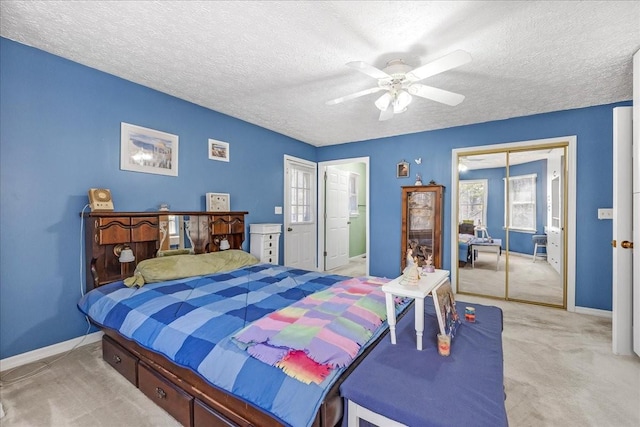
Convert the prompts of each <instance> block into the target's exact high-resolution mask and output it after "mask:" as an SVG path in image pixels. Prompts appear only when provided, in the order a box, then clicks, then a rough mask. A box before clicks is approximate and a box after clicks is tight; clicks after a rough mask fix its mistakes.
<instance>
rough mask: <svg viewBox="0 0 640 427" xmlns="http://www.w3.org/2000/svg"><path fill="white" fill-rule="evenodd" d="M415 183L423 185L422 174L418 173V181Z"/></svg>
mask: <svg viewBox="0 0 640 427" xmlns="http://www.w3.org/2000/svg"><path fill="white" fill-rule="evenodd" d="M415 185H422V177H420V174H419V173H418V174H416V183H415Z"/></svg>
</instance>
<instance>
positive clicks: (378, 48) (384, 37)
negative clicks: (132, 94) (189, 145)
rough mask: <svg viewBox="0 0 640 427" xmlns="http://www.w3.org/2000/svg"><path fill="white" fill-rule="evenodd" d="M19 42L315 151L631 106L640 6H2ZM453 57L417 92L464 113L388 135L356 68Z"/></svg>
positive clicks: (2, 17)
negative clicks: (455, 60)
mask: <svg viewBox="0 0 640 427" xmlns="http://www.w3.org/2000/svg"><path fill="white" fill-rule="evenodd" d="M0 32H1V35H2V36H3V37H6V38H8V39H11V40H15V41H17V42H20V43H23V44H26V45H29V46H34V47H37V48H39V49H42V50H44V51H47V52H50V53H53V54H55V55H59V56H61V57H64V58H68V59H70V60H73V61H76V62H79V63H81V64H84V65H87V66H89V67H93V68H95V69H98V70H101V71H104V72H107V73H110V74H114V75H116V76H119V77H122V78H124V79H127V80H130V81H132V82H136V83H139V84H142V85H144V86H148V87H151V88H153V89H156V90H159V91H161V92H165V93H167V94H170V95H173V96H176V97H178V98H182V99H185V100H187V101H190V102H193V103H195V104H198V105H201V106H204V107H207V108H210V109H212V110H216V111H219V112H222V113H225V114H227V115H229V116H232V117H237V118H239V119H242V120H245V121H247V122H250V123H254V124H256V125H259V126H262V127H264V128H267V129H271V130H273V131H276V132H279V133H281V134H284V135H288V136H290V137H292V138H295V139H299V140H301V141H304V142H307V143H309V144H312V145H316V146H324V145H331V144H339V143H345V142H353V141H361V140H366V139H372V138H378V137H384V136H393V135H402V134H407V133H414V132H420V131H425V130H433V129H442V128H448V127H453V126H460V125H465V124H471V123H480V122H486V121H492V120H499V119H506V118H511V117H518V116H526V115H531V114H536V113H543V112H549V111H557V110H565V109H571V108H579V107H585V106H591V105H600V104H607V103H612V102H617V101H625V100H630V99H631V98H632V78H631V72H632V61H631V57H632V55H633V53H634V52H635V51H637V50H638V49H639V48H640V2H637V1H633V2H632V1H607V2H595V1H579V2H573V1H563V2H551V1H522V2H516V1H500V2H498V1H495V2H493V1H492V2H485V1H467V2H463V1H395V2H387V1H326V2H325V1H308V2H307V1H296V2H294V1H231V2H226V1H162V2H160V1H153V2H151V1H56V2H42V1H7V0H2V2H0ZM456 49H463V50H465V51H467V52H469V53H470V54H471V56H472V58H473V60H472V62H471V63H469V64H466V65H463V66H461V67H459V68H456V69H453V70H450V71H447V72H445V73H442V74H439V75H436V76H433V77H430V78H428V79H426V80H424V81H423V82H422V83H425V84H428V85H431V86H435V87H438V88H442V89H446V90H449V91H452V92H456V93H461V94H463V95H465V96H466V99H465V100H464V102H462V103H461V104H460V105H458V106H456V107H450V106H447V105H443V104H439V103H436V102H433V101H430V100H426V99H421V98H415V97H414V101H413V102H412V104H411V105H410V106H409V109H408V110H407V111H406V112H405V113H402V114H397V115H395V116H394V117H393V118H392V119H391V120H388V121H385V122H380V121H378V113H379V111H378V110H377V109H376V107H375V106H374V101H375V99H376V98H377V96H376V95H375V94H374V95H368V96H364V97H361V98H358V99H355V100H351V101H349V102H345V103H342V104H338V105H326V104H325V102H326V101H328V100H330V99H333V98H337V97H340V96H343V95H347V94H351V93H354V92H357V91H360V90H364V89H367V88H371V87H375V86H376V81H375V79H373V78H371V77H368V76H366V75H364V74H362V73H359V72H358V71H355V70H353V69H351V68H348V67H346V66H345V64H346V63H347V62H350V61H364V62H367V63H369V64H371V65H374V66H376V67H378V68H383V67H384V66H385V64H386V62H387V61H389V60H391V59H395V58H401V59H403V60H404V61H405V62H406V63H407V64H409V65H411V66H419V65H423V64H426V63H427V62H430V61H432V60H434V59H437V58H439V57H441V56H443V55H446V54H447V53H450V52H452V51H454V50H456Z"/></svg>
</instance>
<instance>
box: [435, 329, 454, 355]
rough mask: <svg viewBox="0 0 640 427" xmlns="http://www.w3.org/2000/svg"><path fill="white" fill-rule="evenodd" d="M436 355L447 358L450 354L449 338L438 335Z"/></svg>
mask: <svg viewBox="0 0 640 427" xmlns="http://www.w3.org/2000/svg"><path fill="white" fill-rule="evenodd" d="M438 354H439V355H440V356H448V355H449V354H451V337H450V336H449V335H445V334H438Z"/></svg>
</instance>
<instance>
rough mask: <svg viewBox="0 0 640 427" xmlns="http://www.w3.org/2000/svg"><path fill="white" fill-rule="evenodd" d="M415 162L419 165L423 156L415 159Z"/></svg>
mask: <svg viewBox="0 0 640 427" xmlns="http://www.w3.org/2000/svg"><path fill="white" fill-rule="evenodd" d="M413 161H414V162H416V165H419V164H421V163H422V157H418V158H417V159H413Z"/></svg>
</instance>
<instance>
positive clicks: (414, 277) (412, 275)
mask: <svg viewBox="0 0 640 427" xmlns="http://www.w3.org/2000/svg"><path fill="white" fill-rule="evenodd" d="M418 281H420V270H419V268H418V257H414V256H413V248H412V247H411V246H410V247H409V248H408V249H407V266H406V267H405V268H404V270H403V271H402V279H401V280H400V283H402V284H403V285H416V284H418Z"/></svg>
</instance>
